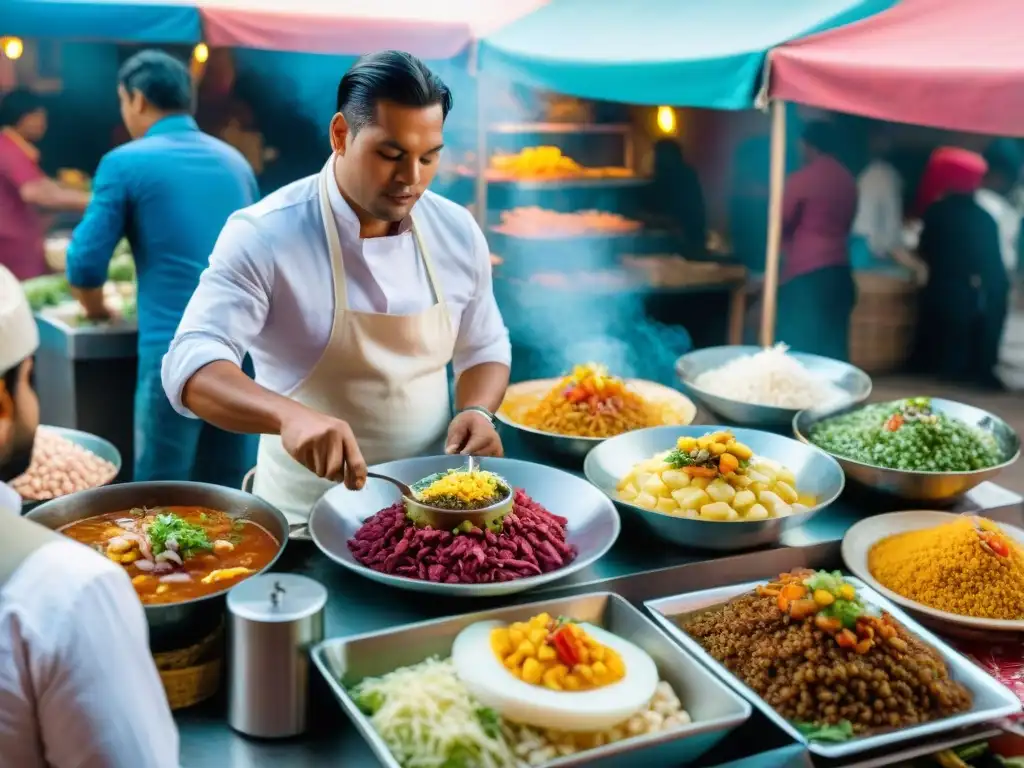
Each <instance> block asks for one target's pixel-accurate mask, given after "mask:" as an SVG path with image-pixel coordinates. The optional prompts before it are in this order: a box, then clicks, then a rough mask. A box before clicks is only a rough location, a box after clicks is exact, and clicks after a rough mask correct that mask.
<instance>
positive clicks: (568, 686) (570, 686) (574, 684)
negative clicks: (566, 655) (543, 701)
mask: <svg viewBox="0 0 1024 768" xmlns="http://www.w3.org/2000/svg"><path fill="white" fill-rule="evenodd" d="M562 687H564V688H565V690H567V691H578V690H579V689H580V688H582V687H583V683H582V682H581V681H580V679H579V678H578V677H576V675H566V676H565V680H563V681H562Z"/></svg>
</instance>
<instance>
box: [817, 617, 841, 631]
mask: <svg viewBox="0 0 1024 768" xmlns="http://www.w3.org/2000/svg"><path fill="white" fill-rule="evenodd" d="M814 626H816V627H817V628H818V629H820V630H821V631H822V632H838V631H839V630H840V629H842V628H843V622H841V621H840V620H839V619H836V618H830V617H828V616H822V615H820V614H819V615H818V616H815V617H814Z"/></svg>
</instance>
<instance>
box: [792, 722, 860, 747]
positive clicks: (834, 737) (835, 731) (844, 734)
mask: <svg viewBox="0 0 1024 768" xmlns="http://www.w3.org/2000/svg"><path fill="white" fill-rule="evenodd" d="M793 727H794V728H796V729H797V730H798V731H800V735H801V736H803V737H804V738H805V739H807V740H808V741H831V742H841V741H848V740H849V739H852V738H853V735H854V734H853V724H852V723H850V721H849V720H840V721H839V723H838V724H837V725H828V724H827V723H824V724H819V723H801V722H794V723H793Z"/></svg>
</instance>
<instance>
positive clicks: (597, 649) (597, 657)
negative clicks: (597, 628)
mask: <svg viewBox="0 0 1024 768" xmlns="http://www.w3.org/2000/svg"><path fill="white" fill-rule="evenodd" d="M604 657H605V650H604V646H603V645H597V646H594V647H593V648H591V649H590V660H591V661H594V662H598V661H604Z"/></svg>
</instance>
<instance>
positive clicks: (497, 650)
mask: <svg viewBox="0 0 1024 768" xmlns="http://www.w3.org/2000/svg"><path fill="white" fill-rule="evenodd" d="M491 650H492V651H494V655H495V656H497V657H498V658H499V659H503V658H505V657H506V656H508V655H509V654H510V653H512V641H511V640H509V637H508V630H507V629H504V628H501V629H495V630H494V631H492V632H491Z"/></svg>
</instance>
